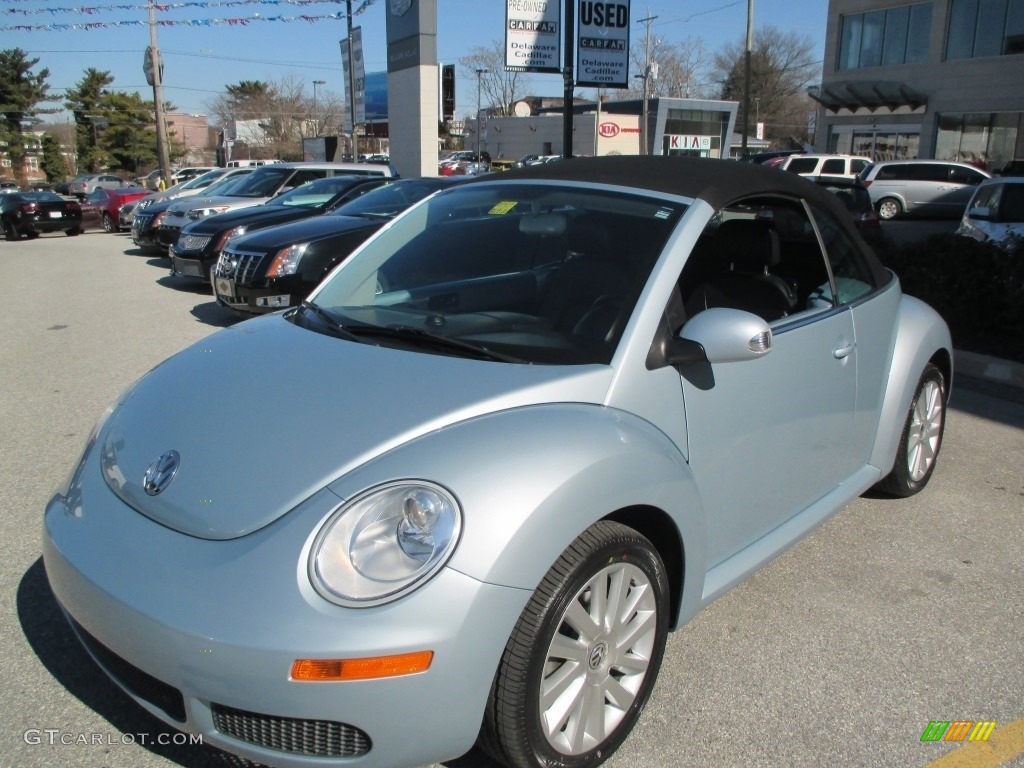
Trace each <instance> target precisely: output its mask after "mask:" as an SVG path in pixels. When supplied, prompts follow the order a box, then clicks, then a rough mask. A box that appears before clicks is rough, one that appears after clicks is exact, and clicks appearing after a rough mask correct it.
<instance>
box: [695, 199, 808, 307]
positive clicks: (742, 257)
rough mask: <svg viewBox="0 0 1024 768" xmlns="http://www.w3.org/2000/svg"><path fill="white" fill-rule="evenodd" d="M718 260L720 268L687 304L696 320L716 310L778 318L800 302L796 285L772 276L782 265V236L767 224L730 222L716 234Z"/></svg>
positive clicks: (715, 247)
mask: <svg viewBox="0 0 1024 768" xmlns="http://www.w3.org/2000/svg"><path fill="white" fill-rule="evenodd" d="M713 250H714V257H713V261H714V264H715V265H716V269H717V270H718V272H717V274H714V275H711V276H710V277H708V278H707V279H706V280H705V281H704V282H702V283H701V284H699V285H698V286H697V287H696V289H695V290H694V291H693V292H692V293H691V294H690V296H689V298H688V299H687V301H686V313H687V315H688V316H689V317H692V316H693V315H694V314H696V313H697V312H700V311H702V310H704V309H709V308H711V307H728V308H730V309H742V310H745V311H747V312H752V313H754V314H755V315H758V316H760V317H763V318H764V319H765V320H768V321H772V320H777V319H779V318H780V317H785V316H786V315H788V314H789V312H790V311H791V310H792V309H793V307H794V306H795V304H796V295H795V291H794V290H793V288H792V286H790V285H789V283H787V282H786V281H785V280H784V279H783V278H781V277H779V276H778V275H775V274H773V273H772V270H773V269H774V268H775V267H776V266H777V265H778V263H779V236H778V233H776V231H775V230H774V229H773V228H772V226H771V224H770V223H769V222H767V221H762V220H760V219H730V220H728V221H725V222H723V223H722V224H721V226H719V228H718V231H717V232H716V233H715V238H714V244H713Z"/></svg>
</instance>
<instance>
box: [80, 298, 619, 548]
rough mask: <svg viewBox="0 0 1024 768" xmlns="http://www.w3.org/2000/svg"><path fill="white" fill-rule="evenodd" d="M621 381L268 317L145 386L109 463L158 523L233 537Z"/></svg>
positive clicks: (132, 399) (112, 435)
mask: <svg viewBox="0 0 1024 768" xmlns="http://www.w3.org/2000/svg"><path fill="white" fill-rule="evenodd" d="M611 379H612V370H611V369H610V368H609V367H606V366H599V365H593V366H540V365H515V364H508V363H499V362H489V361H480V360H468V359H462V358H455V357H446V356H441V355H434V354H427V353H419V352H409V351H402V350H396V349H389V348H386V347H378V346H374V345H371V344H360V343H356V342H350V341H345V340H342V339H338V338H336V337H334V336H327V335H324V334H321V333H316V332H314V331H311V330H309V329H306V328H301V327H298V326H296V325H294V324H292V323H291V322H289V321H288V320H286V319H285V318H284V317H283V316H282V315H280V314H274V315H268V316H266V317H262V318H257V319H255V320H250V321H248V322H245V323H240V324H239V325H236V326H234V327H232V328H228V329H225V330H222V331H220V332H218V333H216V334H214V335H212V336H209V337H207V338H206V339H204V340H202V341H200V342H198V343H197V344H195V345H193V346H191V347H189V348H187V349H185V350H184V351H182V352H180V353H178V354H177V355H175V356H174V357H172V358H170V359H169V360H167V361H165V362H164V363H162V364H161V365H159V366H157V367H156V368H155V369H153V370H152V371H151V372H150V373H149V374H148V375H146V376H145V377H144V378H143V379H142V380H141V381H140V382H138V384H137V385H136V386H135V387H134V388H133V389H132V390H131V391H130V392H129V393H128V394H127V395H126V396H125V397H124V398H123V399H122V401H121V403H120V405H119V406H118V407H117V409H116V410H115V411H114V413H113V414H112V415H111V417H110V418H109V420H108V421H107V422H106V424H105V425H104V427H103V430H102V431H101V433H100V436H99V447H100V466H101V468H102V473H103V476H104V478H105V480H106V482H107V485H108V486H109V487H110V488H111V489H112V490H113V491H114V492H115V493H116V494H117V495H118V496H119V497H120V498H121V499H122V500H123V501H124V502H125V503H127V504H128V505H130V506H131V507H133V508H134V509H136V510H137V511H138V512H140V513H142V514H144V515H146V516H147V517H150V518H151V519H153V520H155V521H156V522H158V523H161V524H162V525H165V526H167V527H168V528H171V529H174V530H177V531H180V532H182V533H185V534H188V535H191V536H196V537H199V538H204V539H232V538H237V537H239V536H244V535H245V534H247V533H251V532H253V531H256V530H258V529H260V528H262V527H264V526H266V525H268V524H269V523H271V522H273V521H274V520H276V519H278V518H279V517H281V516H282V515H284V514H285V513H286V512H288V511H289V510H290V509H293V508H294V507H295V506H296V505H297V504H299V502H301V501H303V500H304V499H306V498H308V497H309V496H311V495H312V494H314V493H316V492H317V491H319V490H321V489H322V488H324V487H325V486H326V485H327V484H328V483H330V482H332V481H334V480H336V479H337V478H339V477H341V476H342V475H344V474H346V473H347V472H349V471H351V470H353V469H355V468H357V467H359V466H361V465H363V464H365V463H366V462H367V461H369V460H371V459H373V458H374V457H376V456H379V455H380V454H382V453H384V452H386V451H388V450H390V449H393V448H395V447H397V446H400V445H402V444H404V443H407V442H409V441H410V440H413V439H415V438H417V437H420V436H423V435H427V434H428V433H430V432H433V431H436V430H438V429H441V428H443V427H445V426H447V425H450V424H453V423H456V422H460V421H464V420H466V419H470V418H473V417H475V416H479V415H482V414H486V413H491V412H495V411H500V410H506V409H509V408H516V407H522V406H527V405H534V404H539V403H549V402H576V403H580V402H592V403H600V402H602V401H603V400H604V398H605V395H606V394H607V391H608V387H609V386H610V384H611ZM171 451H175V452H177V456H178V457H179V458H178V463H177V470H176V471H175V472H174V474H173V476H172V479H171V480H170V482H169V483H168V484H167V485H166V487H165V488H164V490H162V492H160V493H159V494H157V495H149V494H147V492H146V490H145V488H144V477H145V476H146V473H147V469H148V468H149V467H151V466H153V465H154V464H157V463H158V460H159V459H160V458H161V457H165V456H168V455H169V452H171ZM409 472H410V473H412V474H413V475H415V472H416V468H415V467H410V468H409Z"/></svg>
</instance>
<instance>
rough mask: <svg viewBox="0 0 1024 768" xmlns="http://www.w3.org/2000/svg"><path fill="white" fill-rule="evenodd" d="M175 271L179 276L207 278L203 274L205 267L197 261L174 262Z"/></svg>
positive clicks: (176, 260)
mask: <svg viewBox="0 0 1024 768" xmlns="http://www.w3.org/2000/svg"><path fill="white" fill-rule="evenodd" d="M174 271H175V272H177V273H178V274H179V275H186V276H188V277H206V275H205V274H204V273H203V266H202V264H199V263H198V262H195V261H183V260H181V259H175V260H174Z"/></svg>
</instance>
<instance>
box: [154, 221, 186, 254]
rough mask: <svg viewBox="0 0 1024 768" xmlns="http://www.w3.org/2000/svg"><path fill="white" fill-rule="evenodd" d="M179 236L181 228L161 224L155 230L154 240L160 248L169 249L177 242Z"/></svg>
mask: <svg viewBox="0 0 1024 768" xmlns="http://www.w3.org/2000/svg"><path fill="white" fill-rule="evenodd" d="M179 234H181V227H177V226H168V225H167V224H161V225H160V228H159V229H158V230H157V233H156V238H157V241H158V242H159V244H160V246H161V247H162V248H170V247H171V246H172V245H174V244H175V243H176V242H178V235H179Z"/></svg>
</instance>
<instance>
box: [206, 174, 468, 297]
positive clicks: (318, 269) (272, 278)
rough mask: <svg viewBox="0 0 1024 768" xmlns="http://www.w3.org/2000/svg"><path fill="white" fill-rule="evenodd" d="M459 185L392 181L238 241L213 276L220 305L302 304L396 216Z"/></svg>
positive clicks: (224, 253) (445, 181)
mask: <svg viewBox="0 0 1024 768" xmlns="http://www.w3.org/2000/svg"><path fill="white" fill-rule="evenodd" d="M458 183H459V181H458V180H454V179H445V178H423V179H400V180H391V181H390V182H389V183H386V184H384V185H383V186H380V187H378V188H377V189H374V190H371V191H370V192H367V193H366V194H365V195H362V196H361V197H359V198H358V199H356V200H353V201H352V202H350V203H346V204H345V205H342V206H341V207H339V208H337V209H336V210H334V211H333V212H331V213H328V214H326V215H324V216H316V217H315V218H312V219H306V220H304V221H297V222H294V223H291V224H282V225H280V226H277V227H270V228H268V229H265V230H263V231H261V232H254V233H253V234H251V235H242V236H241V237H238V238H233V239H232V240H231V242H230V243H228V245H227V246H226V247H225V248H224V250H223V251H222V252H221V255H220V259H219V260H218V261H217V265H216V267H215V268H214V272H213V289H214V293H215V294H216V297H217V303H218V304H220V305H221V306H224V307H228V308H230V309H233V310H235V311H236V312H240V313H246V314H262V313H266V312H274V311H277V310H279V309H283V308H284V307H290V306H294V305H297V304H300V303H301V302H302V300H303V299H305V298H306V296H308V295H309V294H310V292H311V291H312V290H313V289H314V288H315V287H316V286H317V285H318V284H319V283H320V281H321V280H323V278H324V277H325V276H326V275H327V273H328V272H330V271H331V270H332V269H334V267H335V266H337V265H338V264H340V263H341V262H342V261H344V260H345V259H346V258H347V257H348V255H349V254H350V253H352V251H354V250H355V249H356V247H357V246H359V245H360V244H361V243H362V242H363V241H364V240H366V239H367V238H369V237H370V235H372V234H373V233H374V232H376V231H377V230H378V229H380V228H381V227H382V226H384V224H386V223H387V222H388V221H390V220H391V219H392V218H393V217H394V216H396V215H397V214H399V213H401V212H402V211H404V210H405V209H406V208H408V207H409V206H411V205H412V204H413V203H416V202H419V201H420V200H422V199H423V198H425V197H427V196H428V195H431V194H433V193H434V192H436V191H437V190H439V189H444V188H445V187H448V186H451V185H453V184H458Z"/></svg>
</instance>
